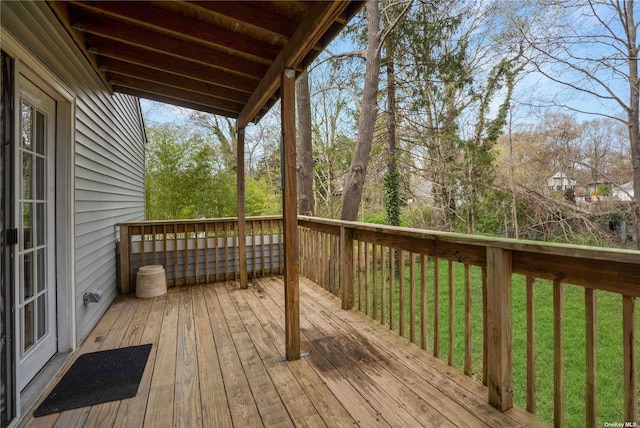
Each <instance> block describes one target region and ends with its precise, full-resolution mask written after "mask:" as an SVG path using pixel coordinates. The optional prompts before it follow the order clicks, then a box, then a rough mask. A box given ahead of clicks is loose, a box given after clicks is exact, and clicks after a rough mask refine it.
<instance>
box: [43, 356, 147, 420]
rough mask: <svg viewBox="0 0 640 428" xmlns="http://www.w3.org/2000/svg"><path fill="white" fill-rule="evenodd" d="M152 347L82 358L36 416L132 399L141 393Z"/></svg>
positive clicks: (44, 402)
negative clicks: (141, 383)
mask: <svg viewBox="0 0 640 428" xmlns="http://www.w3.org/2000/svg"><path fill="white" fill-rule="evenodd" d="M149 352H151V344H147V345H140V346H129V347H127V348H118V349H111V350H108V351H100V352H92V353H90V354H84V355H81V356H80V357H79V358H78V359H77V360H76V361H75V362H74V363H73V365H72V366H71V368H70V369H69V370H68V371H67V373H66V374H65V375H64V376H63V377H62V379H60V382H58V384H57V385H56V387H55V388H54V389H53V391H51V394H49V396H48V397H47V398H45V400H44V401H43V402H42V404H40V406H38V408H37V409H36V411H35V412H34V413H33V415H34V416H44V415H48V414H50V413H59V412H62V411H64V410H69V409H77V408H78V407H87V406H93V405H94V404H99V403H106V402H107V401H114V400H122V399H124V398H129V397H133V396H135V395H136V393H137V392H138V386H139V385H140V380H141V379H142V373H143V372H144V368H145V366H146V365H147V359H148V358H149Z"/></svg>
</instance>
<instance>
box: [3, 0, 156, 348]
mask: <svg viewBox="0 0 640 428" xmlns="http://www.w3.org/2000/svg"><path fill="white" fill-rule="evenodd" d="M2 26H3V27H4V28H6V29H7V31H9V32H10V33H12V34H13V35H14V36H15V37H16V38H17V39H19V40H20V41H21V42H22V43H23V44H24V46H25V47H26V48H27V49H28V50H29V51H31V52H32V53H33V54H34V55H35V56H36V57H38V58H39V59H40V61H41V62H42V64H43V65H44V66H45V67H47V68H48V69H49V70H51V71H52V72H53V73H54V74H55V75H56V76H58V78H59V79H60V81H61V82H63V83H64V84H65V85H66V86H68V87H69V88H70V89H71V91H73V93H74V94H75V96H76V108H75V113H76V117H75V142H74V148H73V149H74V150H73V156H74V169H75V172H74V188H73V195H74V203H75V213H74V214H75V222H74V227H75V231H74V243H73V244H74V247H75V296H74V299H75V314H76V328H77V330H76V340H77V342H78V343H79V342H81V341H82V339H84V338H85V337H86V335H87V334H88V333H89V332H90V331H91V329H92V328H93V327H94V325H95V324H96V322H97V321H98V320H99V319H100V317H101V316H102V314H103V313H104V311H105V310H106V309H107V307H108V306H109V304H110V303H111V302H112V300H113V299H114V298H115V296H116V295H117V285H116V277H117V275H116V238H117V233H116V229H115V225H116V224H117V223H119V222H123V221H131V220H143V219H144V215H145V212H144V202H145V201H144V197H145V196H144V195H145V193H144V144H145V136H144V129H143V124H142V119H141V116H140V110H139V103H138V100H137V99H136V98H133V97H130V96H127V95H121V94H115V95H112V94H110V93H109V92H108V90H107V88H106V87H105V86H104V85H103V84H102V82H101V81H100V80H99V79H98V77H97V76H96V74H95V72H94V71H93V69H92V68H91V66H90V65H89V63H88V62H87V60H86V59H85V58H84V57H83V56H82V54H81V53H80V51H79V50H78V49H77V48H76V46H75V43H74V42H73V41H72V40H71V39H70V38H69V36H68V35H67V34H66V33H65V32H64V30H63V28H62V25H61V24H60V23H59V22H58V21H57V19H56V18H55V16H54V15H53V13H51V11H50V10H49V9H48V7H47V5H46V4H45V3H44V2H3V4H2ZM93 290H100V291H101V292H102V299H101V301H100V302H99V303H92V304H89V305H85V304H84V303H83V300H82V296H83V295H84V293H85V292H90V291H93Z"/></svg>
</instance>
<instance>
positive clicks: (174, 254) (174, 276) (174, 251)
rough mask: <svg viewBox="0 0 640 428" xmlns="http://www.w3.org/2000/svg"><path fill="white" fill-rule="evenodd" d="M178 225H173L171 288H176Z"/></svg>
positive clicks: (177, 276)
mask: <svg viewBox="0 0 640 428" xmlns="http://www.w3.org/2000/svg"><path fill="white" fill-rule="evenodd" d="M178 278H180V274H179V273H178V225H177V224H176V223H174V224H173V286H174V287H177V286H178Z"/></svg>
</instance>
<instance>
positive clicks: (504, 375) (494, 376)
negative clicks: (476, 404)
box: [485, 247, 513, 411]
mask: <svg viewBox="0 0 640 428" xmlns="http://www.w3.org/2000/svg"><path fill="white" fill-rule="evenodd" d="M485 328H486V331H487V342H488V343H487V354H488V355H487V364H488V370H487V376H488V384H487V386H488V387H489V404H491V405H492V406H494V407H496V408H497V409H499V410H502V411H505V410H509V409H510V408H512V407H513V378H512V376H513V374H512V371H513V370H512V367H513V363H512V356H511V328H512V325H511V251H508V250H503V249H500V248H492V247H488V248H487V326H486V327H485Z"/></svg>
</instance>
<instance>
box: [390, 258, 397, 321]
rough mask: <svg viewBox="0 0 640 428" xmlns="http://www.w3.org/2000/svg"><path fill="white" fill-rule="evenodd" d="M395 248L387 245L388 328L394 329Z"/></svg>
mask: <svg viewBox="0 0 640 428" xmlns="http://www.w3.org/2000/svg"><path fill="white" fill-rule="evenodd" d="M395 282H396V250H395V249H393V248H391V247H389V329H390V330H392V331H393V330H394V329H395V317H396V314H395V309H394V307H395V305H394V304H393V303H394V300H395Z"/></svg>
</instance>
